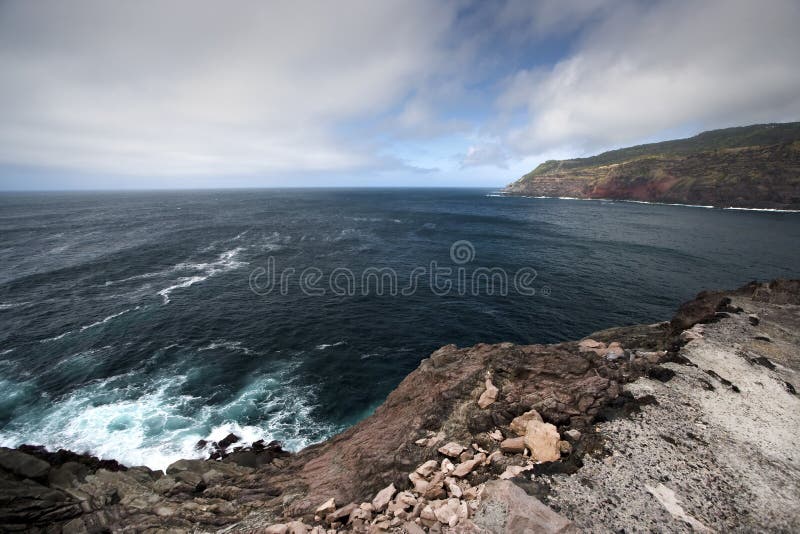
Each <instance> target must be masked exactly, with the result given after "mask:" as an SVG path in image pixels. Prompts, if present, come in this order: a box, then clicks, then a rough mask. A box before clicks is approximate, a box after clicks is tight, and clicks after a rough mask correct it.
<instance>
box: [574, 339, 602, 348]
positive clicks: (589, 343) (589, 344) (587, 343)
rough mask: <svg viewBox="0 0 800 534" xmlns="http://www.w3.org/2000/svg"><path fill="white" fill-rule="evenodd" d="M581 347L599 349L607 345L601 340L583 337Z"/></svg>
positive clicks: (579, 344)
mask: <svg viewBox="0 0 800 534" xmlns="http://www.w3.org/2000/svg"><path fill="white" fill-rule="evenodd" d="M578 347H579V348H587V349H597V348H600V347H605V343H603V342H601V341H595V340H594V339H590V338H587V339H583V340H581V341H580V342H579V343H578Z"/></svg>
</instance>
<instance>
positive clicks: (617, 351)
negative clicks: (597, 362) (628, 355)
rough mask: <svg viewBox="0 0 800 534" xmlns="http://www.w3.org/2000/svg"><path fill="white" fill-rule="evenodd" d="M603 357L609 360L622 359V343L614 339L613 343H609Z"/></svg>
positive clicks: (623, 353) (623, 355)
mask: <svg viewBox="0 0 800 534" xmlns="http://www.w3.org/2000/svg"><path fill="white" fill-rule="evenodd" d="M605 357H606V360H609V361H614V360H619V359H622V358H624V357H625V350H624V349H623V348H622V345H620V344H619V343H618V342H616V341H614V342H613V343H609V345H608V350H607V351H606V354H605Z"/></svg>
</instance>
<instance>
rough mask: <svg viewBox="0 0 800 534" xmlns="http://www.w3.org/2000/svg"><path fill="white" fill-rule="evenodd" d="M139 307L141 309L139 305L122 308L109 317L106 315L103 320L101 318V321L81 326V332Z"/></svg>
mask: <svg viewBox="0 0 800 534" xmlns="http://www.w3.org/2000/svg"><path fill="white" fill-rule="evenodd" d="M138 309H139V306H136V308H128V309H127V310H122V311H121V312H119V313H114V314H111V315H109V316H108V317H105V318H103V319H101V320H99V321H97V322H95V323H92V324H87V325H86V326H82V327H81V332H83V331H84V330H87V329H89V328H94V327H95V326H100V325H101V324H105V323H107V322H109V321H110V320H112V319H116V318H117V317H119V316H120V315H124V314H126V313H128V312H129V311H133V310H138Z"/></svg>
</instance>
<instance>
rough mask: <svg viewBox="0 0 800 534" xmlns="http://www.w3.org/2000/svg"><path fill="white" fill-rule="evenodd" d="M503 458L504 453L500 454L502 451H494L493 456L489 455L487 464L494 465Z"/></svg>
mask: <svg viewBox="0 0 800 534" xmlns="http://www.w3.org/2000/svg"><path fill="white" fill-rule="evenodd" d="M502 457H503V453H502V452H500V451H494V452H493V453H492V454H490V455H489V456H488V457H487V458H486V463H487V464H491V463H494V462H496V461H497V460H499V459H500V458H502Z"/></svg>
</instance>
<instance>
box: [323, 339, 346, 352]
mask: <svg viewBox="0 0 800 534" xmlns="http://www.w3.org/2000/svg"><path fill="white" fill-rule="evenodd" d="M345 343H347V341H337V342H336V343H323V344H322V345H317V346H316V349H317V350H325V349H327V348H329V347H339V346H341V345H344V344H345Z"/></svg>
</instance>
